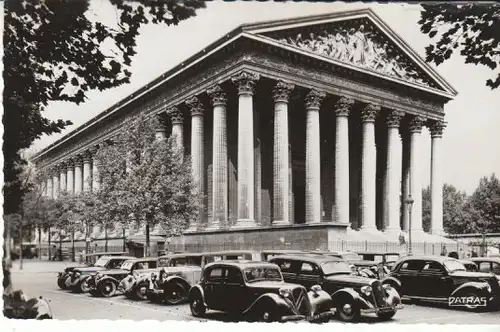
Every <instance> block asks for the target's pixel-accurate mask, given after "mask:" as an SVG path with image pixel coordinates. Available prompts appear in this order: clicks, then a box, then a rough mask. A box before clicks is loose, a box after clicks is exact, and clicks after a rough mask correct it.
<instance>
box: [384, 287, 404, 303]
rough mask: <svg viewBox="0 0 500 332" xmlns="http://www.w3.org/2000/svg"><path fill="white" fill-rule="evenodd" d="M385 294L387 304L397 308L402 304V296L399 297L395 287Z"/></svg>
mask: <svg viewBox="0 0 500 332" xmlns="http://www.w3.org/2000/svg"><path fill="white" fill-rule="evenodd" d="M384 291H385V294H386V295H387V298H386V300H385V301H386V303H388V304H390V305H393V306H397V305H399V304H401V296H400V295H399V293H398V291H397V290H395V289H394V287H391V288H388V289H384Z"/></svg>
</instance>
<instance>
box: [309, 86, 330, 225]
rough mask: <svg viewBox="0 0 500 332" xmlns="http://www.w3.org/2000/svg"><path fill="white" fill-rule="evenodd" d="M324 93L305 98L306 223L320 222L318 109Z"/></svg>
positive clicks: (310, 94) (316, 92) (312, 91)
mask: <svg viewBox="0 0 500 332" xmlns="http://www.w3.org/2000/svg"><path fill="white" fill-rule="evenodd" d="M325 96H326V94H325V93H324V92H319V91H316V90H311V91H310V92H309V93H308V94H307V96H306V98H305V103H306V111H307V120H306V223H308V224H311V223H318V222H320V221H321V157H320V144H319V143H320V137H319V108H320V106H321V102H322V101H323V99H324V98H325Z"/></svg>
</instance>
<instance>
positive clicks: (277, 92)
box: [273, 81, 295, 103]
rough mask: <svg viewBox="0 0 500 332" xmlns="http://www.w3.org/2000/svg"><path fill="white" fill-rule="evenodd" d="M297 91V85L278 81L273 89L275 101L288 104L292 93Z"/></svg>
mask: <svg viewBox="0 0 500 332" xmlns="http://www.w3.org/2000/svg"><path fill="white" fill-rule="evenodd" d="M293 89H295V85H294V84H291V83H288V82H284V81H278V82H277V83H276V85H275V86H274V88H273V99H274V101H275V102H284V103H288V98H290V93H291V92H292V91H293Z"/></svg>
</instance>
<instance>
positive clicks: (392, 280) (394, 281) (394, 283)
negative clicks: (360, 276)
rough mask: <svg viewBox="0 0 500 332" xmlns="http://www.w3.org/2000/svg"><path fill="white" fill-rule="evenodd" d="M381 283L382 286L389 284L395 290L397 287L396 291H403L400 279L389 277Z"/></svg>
mask: <svg viewBox="0 0 500 332" xmlns="http://www.w3.org/2000/svg"><path fill="white" fill-rule="evenodd" d="M380 283H381V284H382V285H385V284H389V285H391V286H392V287H393V288H395V287H394V286H396V287H397V288H396V291H397V289H401V281H399V280H398V279H396V278H394V277H391V276H389V277H387V278H384V279H382V280H380Z"/></svg>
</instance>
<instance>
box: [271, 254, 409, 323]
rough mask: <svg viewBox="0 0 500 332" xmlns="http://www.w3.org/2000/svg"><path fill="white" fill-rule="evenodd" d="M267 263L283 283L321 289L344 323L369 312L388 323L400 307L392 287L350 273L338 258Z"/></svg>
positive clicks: (287, 258) (280, 259)
mask: <svg viewBox="0 0 500 332" xmlns="http://www.w3.org/2000/svg"><path fill="white" fill-rule="evenodd" d="M270 262H271V263H275V264H277V265H278V266H279V267H280V269H281V273H282V274H283V278H284V279H285V281H286V282H291V283H298V284H301V285H303V286H304V287H311V286H312V285H319V286H321V288H322V289H323V290H325V291H326V292H327V293H328V294H330V296H331V297H332V301H333V305H334V307H335V308H336V309H337V316H338V318H339V319H341V320H343V321H347V322H354V321H357V320H359V318H360V316H361V314H369V313H374V314H376V315H377V316H378V317H379V318H380V319H382V320H389V319H391V318H392V317H393V316H394V315H395V314H396V311H397V310H398V309H401V308H402V307H403V306H402V305H401V298H400V296H399V294H398V293H397V291H396V290H395V289H394V288H393V287H391V286H389V285H388V286H385V287H383V286H382V283H381V282H380V281H379V280H377V279H374V278H366V277H360V276H357V275H354V274H352V271H351V268H350V266H349V264H348V263H347V262H346V261H344V260H342V259H340V258H338V257H329V256H309V257H307V256H281V257H276V258H273V259H271V260H270Z"/></svg>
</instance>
